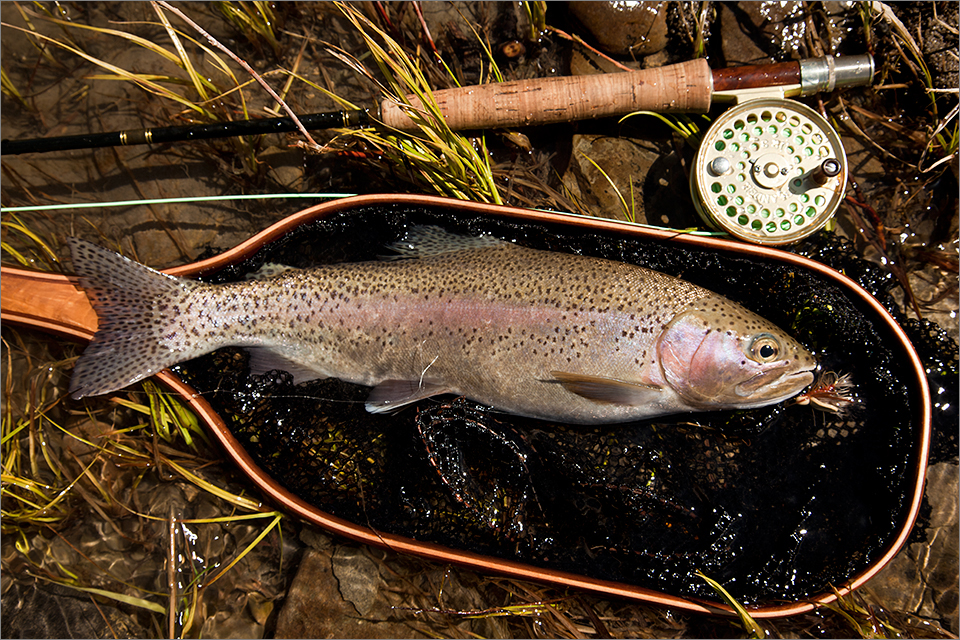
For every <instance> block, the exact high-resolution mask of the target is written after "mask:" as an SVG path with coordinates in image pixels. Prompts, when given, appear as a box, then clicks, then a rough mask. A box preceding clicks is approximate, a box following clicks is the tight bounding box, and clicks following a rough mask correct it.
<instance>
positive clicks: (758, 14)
mask: <svg viewBox="0 0 960 640" xmlns="http://www.w3.org/2000/svg"><path fill="white" fill-rule="evenodd" d="M716 4H717V5H719V8H718V17H719V21H720V27H721V28H720V37H721V40H720V43H721V49H722V51H723V56H724V59H725V61H726V63H727V64H728V65H730V66H734V65H739V64H760V63H763V62H769V61H770V59H771V58H774V59H778V60H779V59H790V58H799V57H814V56H818V55H824V54H831V53H834V52H836V51H838V49H839V48H840V46H841V43H842V41H843V39H844V38H845V37H846V36H847V34H848V33H849V30H848V29H847V28H846V24H847V21H848V20H850V19H852V17H853V15H854V13H855V11H856V8H855V6H854V3H850V2H824V3H822V7H821V12H820V15H819V19H820V24H821V27H820V30H819V31H818V32H817V33H816V34H815V35H812V36H811V35H808V29H809V28H810V27H811V24H812V23H811V22H809V21H808V19H807V17H808V15H809V14H808V13H807V11H806V9H805V8H804V7H805V3H803V2H797V1H793V0H790V1H787V2H736V3H733V2H722V3H716ZM811 41H816V42H817V43H818V44H817V45H814V47H815V48H816V47H818V46H819V47H820V48H822V51H820V50H816V51H811V50H810V47H809V46H808V44H809V43H810V42H811Z"/></svg>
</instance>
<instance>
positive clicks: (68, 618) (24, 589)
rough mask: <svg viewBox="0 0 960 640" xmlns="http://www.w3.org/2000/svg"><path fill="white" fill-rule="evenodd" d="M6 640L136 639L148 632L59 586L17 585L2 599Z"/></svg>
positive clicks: (0, 620)
mask: <svg viewBox="0 0 960 640" xmlns="http://www.w3.org/2000/svg"><path fill="white" fill-rule="evenodd" d="M0 608H2V609H3V616H2V617H0V636H2V637H4V638H135V637H146V632H145V630H144V629H141V628H140V627H139V625H137V624H136V622H134V620H133V619H132V618H131V617H130V616H128V615H127V614H125V613H123V612H122V611H120V610H119V609H117V608H116V607H114V606H112V605H110V604H107V603H105V602H101V603H96V602H94V601H93V600H92V599H91V598H90V597H89V596H88V595H87V594H84V593H82V592H79V591H73V590H71V589H68V588H67V587H61V586H59V585H55V584H47V585H40V584H39V583H29V584H23V583H20V582H14V583H12V584H10V586H9V588H7V589H5V590H4V594H3V597H2V599H0Z"/></svg>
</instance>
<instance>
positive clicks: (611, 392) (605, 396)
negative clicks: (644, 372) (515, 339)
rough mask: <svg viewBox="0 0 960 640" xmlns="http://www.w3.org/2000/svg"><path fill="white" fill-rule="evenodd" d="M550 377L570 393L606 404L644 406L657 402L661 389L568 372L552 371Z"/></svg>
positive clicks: (638, 383) (637, 383)
mask: <svg viewBox="0 0 960 640" xmlns="http://www.w3.org/2000/svg"><path fill="white" fill-rule="evenodd" d="M550 375H552V376H553V377H554V378H556V381H557V382H559V383H560V384H561V385H563V388H564V389H566V390H567V391H569V392H570V393H575V394H577V395H578V396H582V397H584V398H587V399H588V400H593V401H594V402H602V403H604V404H619V405H629V406H642V405H645V404H650V403H652V402H656V401H657V399H658V398H659V397H660V387H656V386H652V385H647V384H643V383H640V382H628V381H626V380H618V379H616V378H606V377H603V376H591V375H587V374H583V373H570V372H567V371H551V372H550Z"/></svg>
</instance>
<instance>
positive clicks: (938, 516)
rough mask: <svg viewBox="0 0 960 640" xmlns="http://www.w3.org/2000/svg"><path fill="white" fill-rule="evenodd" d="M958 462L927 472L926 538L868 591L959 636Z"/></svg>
mask: <svg viewBox="0 0 960 640" xmlns="http://www.w3.org/2000/svg"><path fill="white" fill-rule="evenodd" d="M957 470H958V467H957V464H956V463H955V462H942V463H939V464H934V465H931V466H930V467H929V468H928V469H927V486H926V497H927V500H928V502H929V503H930V507H931V514H930V521H929V524H928V525H927V529H926V540H925V541H924V542H915V543H913V544H911V545H909V546H908V547H906V548H904V549H902V550H901V551H900V553H899V554H897V556H896V557H895V558H894V559H893V561H891V562H890V564H888V565H887V566H886V567H885V568H884V569H883V571H881V572H880V573H879V574H878V575H877V577H876V578H874V579H873V580H872V581H870V582H869V583H867V585H866V586H865V587H864V589H865V591H867V592H868V593H870V594H871V595H873V597H874V598H875V600H876V601H877V602H878V603H880V604H882V605H883V606H884V607H885V608H887V609H893V610H897V611H909V612H912V613H915V614H917V615H920V616H924V617H926V618H933V619H937V618H939V619H940V620H941V622H942V623H943V624H944V625H945V627H946V628H947V629H949V630H950V631H951V632H953V633H957V630H958V629H957V614H958V605H957V589H958V587H957V585H958V579H960V578H958V572H957V562H958V555H957V535H958V526H957V502H958V498H957V483H958V473H957Z"/></svg>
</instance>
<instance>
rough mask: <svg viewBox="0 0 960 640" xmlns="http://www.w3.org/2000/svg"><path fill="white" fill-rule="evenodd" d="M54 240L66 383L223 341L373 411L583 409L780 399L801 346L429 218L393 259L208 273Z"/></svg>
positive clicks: (587, 267)
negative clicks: (443, 399)
mask: <svg viewBox="0 0 960 640" xmlns="http://www.w3.org/2000/svg"><path fill="white" fill-rule="evenodd" d="M69 242H70V248H71V253H72V257H73V264H74V268H75V270H76V272H77V275H79V276H80V284H81V286H82V287H83V288H84V289H85V291H86V292H87V294H88V296H89V297H90V299H91V301H92V303H93V305H94V308H95V309H96V311H97V315H98V317H99V320H100V325H99V330H98V331H97V333H96V335H95V336H94V338H93V341H92V342H91V343H90V345H89V346H88V347H87V348H86V350H85V351H84V353H83V355H82V356H81V358H80V359H79V361H78V362H77V365H76V369H75V370H74V373H73V379H72V381H71V385H70V392H71V394H72V395H73V397H74V398H82V397H84V396H93V395H99V394H104V393H108V392H110V391H114V390H116V389H120V388H122V387H125V386H127V385H129V384H132V383H134V382H136V381H138V380H140V379H142V378H145V377H148V376H150V375H152V374H154V373H156V372H158V371H160V370H161V369H163V368H165V367H169V366H171V365H174V364H177V363H179V362H183V361H185V360H189V359H191V358H195V357H197V356H200V355H203V354H205V353H209V352H211V351H213V350H215V349H218V348H220V347H226V346H239V347H245V348H246V349H248V350H249V351H250V354H251V357H250V368H251V372H252V373H264V372H266V371H269V370H273V369H283V370H286V371H289V372H290V373H292V374H293V376H294V379H295V381H297V382H301V381H305V380H310V379H317V378H325V377H334V378H339V379H341V380H345V381H348V382H352V383H356V384H361V385H367V386H371V387H373V389H372V391H371V393H370V396H369V398H368V400H367V403H366V407H367V409H368V410H369V411H371V412H373V413H379V412H387V411H393V410H396V409H398V408H400V407H403V406H405V405H408V404H410V403H413V402H417V401H419V400H422V399H424V398H428V397H431V396H435V395H439V394H448V393H452V394H458V395H463V396H466V397H468V398H471V399H473V400H476V401H479V402H482V403H484V404H487V405H489V406H491V407H494V408H496V409H499V410H502V411H506V412H509V413H514V414H519V415H524V416H530V417H534V418H542V419H547V420H555V421H562V422H569V423H583V424H593V423H607V422H622V421H627V420H637V419H643V418H651V417H655V416H661V415H666V414H673V413H682V412H692V411H713V410H717V409H745V408H752V407H760V406H764V405H769V404H773V403H777V402H781V401H783V400H785V399H787V398H790V397H792V396H794V395H796V394H797V393H799V392H800V391H801V390H802V389H803V388H804V387H806V386H807V385H808V384H810V383H811V382H812V381H813V373H812V370H813V369H814V368H815V367H816V364H817V363H816V361H815V359H814V357H813V356H812V355H811V354H810V353H809V352H808V351H807V350H806V349H804V348H803V347H802V346H801V345H800V344H799V343H797V342H796V341H795V340H793V339H792V338H791V337H790V336H788V335H787V334H786V333H784V332H783V331H782V330H780V329H779V328H777V327H776V326H774V325H773V324H771V323H769V322H767V321H766V320H764V319H763V318H761V317H759V316H757V315H756V314H754V313H751V312H750V311H748V310H746V309H745V308H743V307H741V306H740V305H738V304H736V303H733V302H731V301H729V300H727V299H726V298H723V297H721V296H719V295H716V294H714V293H711V292H710V291H707V290H706V289H703V288H701V287H698V286H696V285H693V284H690V283H689V282H685V281H683V280H679V279H677V278H673V277H670V276H667V275H664V274H662V273H658V272H655V271H651V270H649V269H644V268H642V267H637V266H634V265H629V264H624V263H620V262H614V261H610V260H602V259H598V258H589V257H583V256H577V255H568V254H563V253H553V252H547V251H538V250H534V249H527V248H523V247H520V246H517V245H514V244H512V243H509V242H505V241H501V240H497V239H494V238H491V237H486V236H484V237H478V238H466V237H462V236H457V235H453V234H450V233H447V232H445V231H442V230H440V229H439V228H436V227H416V228H414V229H412V230H411V231H410V233H409V234H408V235H407V237H406V238H405V240H404V241H402V242H400V243H397V244H396V245H394V246H393V247H392V249H394V250H395V251H396V252H397V254H398V255H397V256H396V257H395V258H394V259H385V260H382V261H374V262H361V263H352V264H334V265H328V266H321V267H317V268H314V269H309V270H296V269H287V270H285V271H282V272H281V273H279V274H278V275H274V276H272V277H269V278H260V279H253V280H248V281H244V282H236V283H228V284H220V285H211V284H204V283H200V282H196V281H193V280H188V279H183V278H175V277H172V276H168V275H165V274H162V273H160V272H158V271H154V270H153V269H150V268H149V267H146V266H143V265H141V264H138V263H136V262H133V261H131V260H128V259H127V258H124V257H122V256H120V255H118V254H115V253H113V252H111V251H107V250H106V249H102V248H100V247H98V246H96V245H93V244H90V243H88V242H85V241H83V240H78V239H75V238H73V239H71V240H70V241H69Z"/></svg>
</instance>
